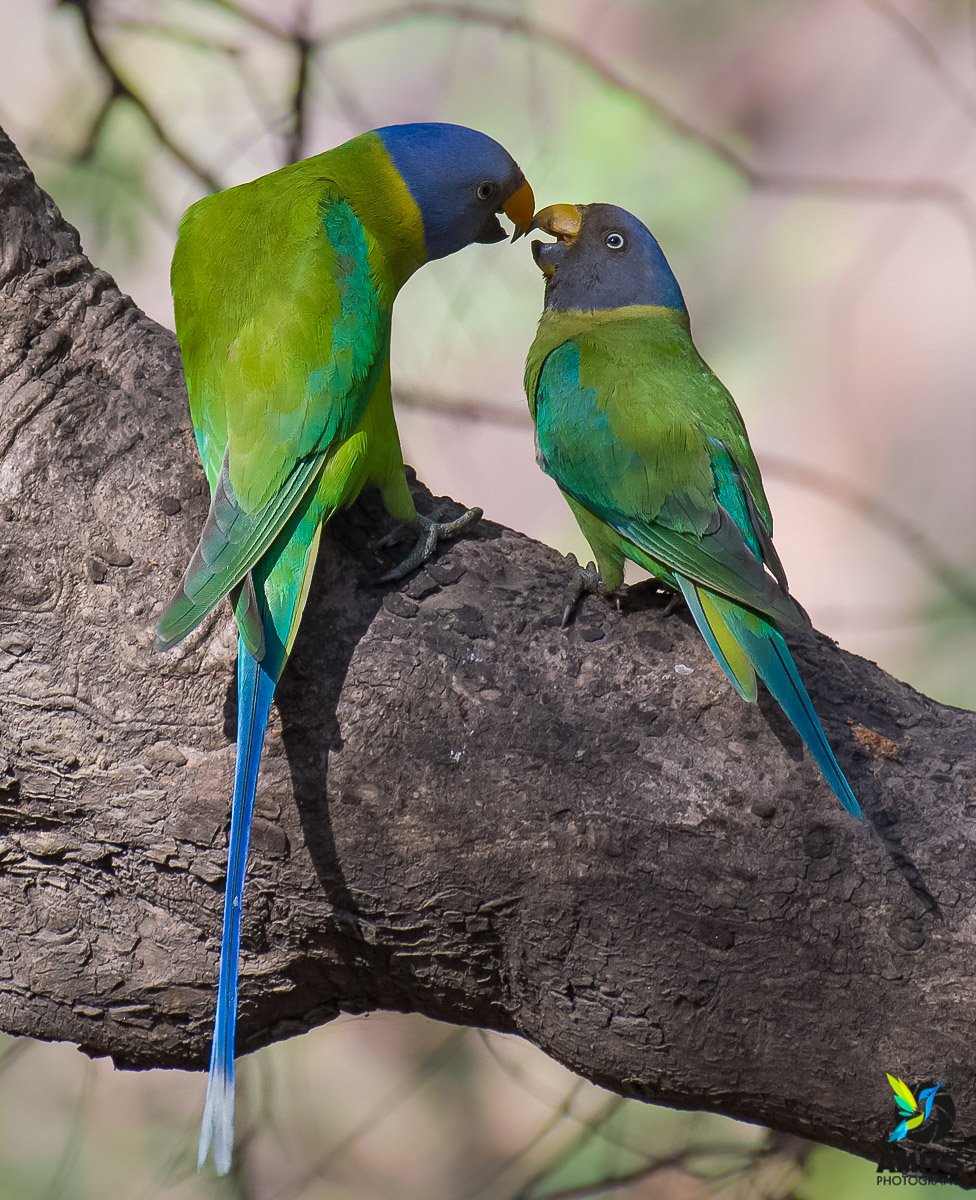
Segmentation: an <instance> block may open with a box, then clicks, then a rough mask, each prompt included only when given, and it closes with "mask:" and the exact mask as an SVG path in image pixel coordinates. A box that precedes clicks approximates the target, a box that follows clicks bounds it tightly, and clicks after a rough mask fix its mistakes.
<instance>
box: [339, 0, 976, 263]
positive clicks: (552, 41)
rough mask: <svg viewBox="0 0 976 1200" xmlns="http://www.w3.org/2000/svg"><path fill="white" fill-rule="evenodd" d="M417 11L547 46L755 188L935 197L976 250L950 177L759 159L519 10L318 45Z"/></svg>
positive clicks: (444, 9) (435, 8)
mask: <svg viewBox="0 0 976 1200" xmlns="http://www.w3.org/2000/svg"><path fill="white" fill-rule="evenodd" d="M418 19H428V20H441V21H458V22H466V23H468V24H475V25H485V26H489V27H491V28H494V29H499V30H501V31H503V32H505V33H509V34H513V35H516V36H520V37H524V38H527V39H529V40H531V41H533V42H536V43H538V44H540V45H544V46H547V47H548V48H549V49H550V50H552V51H554V52H555V53H557V54H559V55H560V56H561V57H563V58H565V59H567V60H568V61H570V62H572V63H575V64H576V65H577V66H579V67H581V68H583V69H585V70H586V71H588V72H589V73H590V74H591V75H593V76H595V77H596V78H597V79H599V80H600V81H601V82H603V83H605V84H607V85H609V86H610V87H612V88H614V89H615V90H616V91H619V92H621V93H623V94H625V95H627V96H629V97H631V98H632V99H634V100H636V101H638V102H639V103H640V104H641V105H642V106H643V107H644V108H645V109H646V110H647V111H648V112H649V113H651V114H652V115H653V116H654V117H655V118H656V119H657V120H659V121H660V122H661V123H662V124H664V125H666V126H667V127H668V128H670V129H671V130H672V132H673V133H675V134H676V135H677V136H678V137H680V138H682V139H684V140H685V141H688V142H692V143H694V144H696V145H699V146H701V147H702V148H703V149H704V150H707V151H708V152H709V153H710V154H711V155H713V156H714V157H715V158H716V159H718V160H719V161H720V162H722V163H724V164H725V165H726V166H727V167H729V168H730V170H732V171H733V172H734V173H735V174H736V175H738V176H739V177H740V179H742V181H743V182H744V183H746V184H748V185H749V186H750V187H752V188H754V189H755V190H757V191H766V192H776V193H782V194H786V195H803V196H809V197H820V198H822V199H825V200H838V201H857V202H884V203H900V204H904V203H932V204H936V205H938V206H940V207H942V208H944V209H945V210H946V211H947V212H948V213H950V214H951V215H952V216H953V217H954V218H955V219H956V220H958V221H959V222H960V223H961V224H962V225H963V226H964V228H965V231H966V235H967V237H968V238H969V239H970V242H971V244H972V245H973V248H974V249H973V252H974V255H976V210H974V208H973V204H972V201H971V199H970V197H969V196H968V195H967V193H966V192H965V191H964V190H963V189H961V188H959V187H956V186H955V185H954V184H952V183H949V182H947V181H945V180H941V179H929V180H917V179H916V180H884V179H864V178H845V177H832V176H829V175H797V174H794V173H791V172H786V171H770V170H766V169H764V168H762V167H758V166H756V165H755V164H753V163H752V162H750V161H749V159H748V158H747V157H746V156H745V155H743V154H742V153H741V152H740V151H739V150H737V149H736V148H735V147H734V146H732V145H731V144H730V143H729V142H727V141H725V140H724V139H723V138H721V137H719V136H717V135H716V134H713V133H711V132H710V131H709V130H706V129H702V128H701V127H700V126H698V125H696V124H695V123H694V122H693V121H690V120H689V119H688V118H686V117H684V116H682V115H681V114H680V113H677V112H675V111H674V110H673V109H672V108H671V107H670V106H669V105H668V104H666V103H665V102H664V101H663V100H662V99H661V98H660V97H659V96H657V95H655V94H654V93H653V92H651V91H650V90H649V89H648V88H646V87H643V86H642V85H640V84H639V83H637V82H636V81H635V80H633V79H631V78H629V77H628V76H627V75H626V74H625V73H624V72H622V71H621V70H619V69H618V68H617V67H616V66H615V65H614V64H612V63H609V62H607V61H606V60H605V59H603V58H601V57H600V56H599V55H598V54H596V53H595V52H594V51H593V50H592V49H591V48H590V47H589V46H588V45H586V44H584V43H581V42H579V41H577V40H576V39H574V38H571V37H568V36H567V35H566V34H564V33H563V32H562V31H561V30H559V29H556V28H552V27H550V26H549V25H545V24H543V23H541V22H539V21H537V20H535V19H534V18H532V17H530V16H526V15H524V14H517V13H505V12H498V11H496V10H494V9H491V8H487V7H482V6H479V5H475V4H459V5H446V4H439V3H431V2H429V0H413V2H412V3H407V4H402V5H400V6H398V7H397V8H395V9H383V10H381V11H378V12H371V13H367V14H364V15H363V16H358V17H353V18H351V19H349V20H348V21H343V22H340V23H338V24H336V25H334V26H333V27H332V28H331V29H329V30H327V31H326V32H325V33H323V34H321V35H320V37H319V38H318V39H317V40H318V45H319V46H320V47H323V48H326V47H330V46H334V45H336V44H337V43H338V42H341V41H349V40H351V39H353V38H357V37H361V36H363V35H365V34H368V33H372V32H375V31H377V30H380V29H386V28H390V27H392V26H395V25H399V24H403V23H404V22H406V21H410V20H418Z"/></svg>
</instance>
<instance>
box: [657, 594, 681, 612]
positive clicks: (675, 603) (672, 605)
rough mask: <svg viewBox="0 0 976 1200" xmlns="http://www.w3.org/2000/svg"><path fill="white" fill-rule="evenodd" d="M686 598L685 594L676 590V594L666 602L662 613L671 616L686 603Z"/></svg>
mask: <svg viewBox="0 0 976 1200" xmlns="http://www.w3.org/2000/svg"><path fill="white" fill-rule="evenodd" d="M684 599H685V598H684V596H682V594H681V593H680V592H675V593H674V595H673V596H672V597H671V599H670V600H669V601H668V602H667V604H665V606H664V608H663V609H662V612H661V615H662V616H665V617H670V616H671V614H672V613H673V612H675V611H676V610H677V609H679V608H680V607H681V605H682V604H683V603H684Z"/></svg>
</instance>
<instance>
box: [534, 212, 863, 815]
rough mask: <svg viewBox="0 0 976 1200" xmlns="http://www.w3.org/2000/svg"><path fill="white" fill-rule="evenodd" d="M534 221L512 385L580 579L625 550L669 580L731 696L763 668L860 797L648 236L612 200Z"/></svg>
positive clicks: (733, 425) (618, 582)
mask: <svg viewBox="0 0 976 1200" xmlns="http://www.w3.org/2000/svg"><path fill="white" fill-rule="evenodd" d="M533 227H534V228H537V229H539V230H541V231H542V232H544V233H549V234H551V235H552V236H554V237H555V238H556V239H557V240H556V241H555V242H542V241H539V240H536V241H534V242H533V245H532V254H533V257H534V258H535V261H536V264H537V265H538V266H539V268H540V269H541V271H542V273H543V275H544V276H545V278H546V297H545V308H544V311H543V313H542V318H541V320H540V322H539V329H538V333H537V334H536V338H535V341H534V342H533V344H532V347H531V349H530V350H529V356H528V361H527V363H526V368H525V389H526V394H527V396H528V401H529V409H530V411H531V413H532V417H533V420H534V421H535V429H536V452H537V458H538V461H539V464H540V466H541V467H542V469H543V470H544V471H545V472H546V473H547V474H548V475H551V476H552V478H553V479H554V480H555V481H556V483H557V484H558V485H559V488H560V490H561V491H562V493H563V495H564V496H565V497H566V500H567V501H568V503H569V506H570V508H571V509H572V510H573V514H574V515H575V517H576V520H577V521H578V522H579V525H580V528H581V529H582V531H583V533H584V535H585V536H586V539H587V541H588V542H589V543H590V546H591V547H592V549H593V553H594V555H595V557H596V565H595V566H594V565H593V564H591V565H590V566H589V567H588V568H586V569H585V570H583V571H581V572H580V573H579V577H578V580H577V583H576V586H575V588H574V592H573V596H572V599H571V601H570V603H569V604H568V605H567V609H566V613H565V615H564V619H566V620H568V618H569V615H570V614H571V612H572V609H573V607H574V606H575V604H576V602H577V601H578V600H579V598H580V597H581V596H582V595H583V593H584V592H587V591H589V592H595V593H599V594H601V595H608V594H611V593H613V592H616V591H617V590H618V589H619V588H620V587H621V586H622V584H623V579H624V562H625V560H627V559H629V560H630V561H631V562H635V563H637V564H639V565H640V566H641V567H643V568H644V569H645V570H647V571H649V572H650V573H651V574H652V575H653V576H654V577H655V578H656V579H658V580H660V581H661V582H662V583H664V584H666V585H667V586H668V587H670V588H673V589H674V590H675V592H676V593H680V595H682V596H683V597H684V599H685V601H686V602H687V604H688V608H689V609H690V610H691V615H692V617H693V618H694V620H695V624H696V625H697V626H698V629H699V630H700V631H701V634H702V637H703V638H704V639H705V641H706V642H707V644H708V647H709V649H710V650H711V651H712V653H713V654H714V655H715V658H716V659H717V660H718V663H719V665H720V666H721V668H722V670H723V671H724V672H725V674H726V675H727V676H728V678H729V681H730V682H731V684H732V686H733V687H734V688H735V690H736V691H737V692H738V693H739V695H740V696H741V697H742V698H743V699H744V700H748V701H750V702H754V701H755V699H756V677H757V675H758V676H759V677H760V678H761V679H762V680H763V682H764V683H765V684H766V686H767V688H769V690H770V692H771V693H772V694H773V696H774V697H775V699H776V700H777V701H778V702H779V704H780V706H781V707H782V709H783V711H784V712H785V713H786V715H787V717H789V719H790V721H792V723H793V725H794V726H795V728H796V730H797V732H798V733H799V734H800V736H801V737H802V738H803V741H804V742H805V743H806V745H807V747H808V748H809V750H810V752H811V753H812V754H813V756H814V758H815V759H816V761H817V763H818V764H819V766H820V769H821V770H822V771H823V773H824V776H825V777H826V779H827V782H828V783H829V784H830V786H831V788H832V789H833V791H834V793H835V794H836V795H837V797H838V799H839V800H840V802H841V804H843V805H844V807H845V808H846V809H847V810H848V812H850V813H852V814H853V815H854V816H859V815H860V808H859V806H858V803H857V800H856V799H855V797H854V793H853V791H852V790H851V787H850V784H849V783H848V782H847V779H846V778H845V777H844V773H843V771H842V770H841V768H840V766H839V765H838V763H837V759H836V758H835V756H834V752H833V750H832V749H831V747H830V745H829V743H828V741H827V737H826V735H825V734H824V731H823V727H822V725H821V724H820V720H819V718H818V716H817V714H816V712H815V710H814V707H813V704H812V702H811V700H810V697H809V695H808V694H807V691H806V688H805V687H804V686H803V683H802V681H801V679H800V676H799V673H798V672H797V669H796V664H795V663H794V661H793V657H792V655H791V654H790V651H789V649H788V647H787V645H786V641H785V640H784V637H783V633H784V632H786V633H788V632H789V631H790V630H798V629H803V628H805V627H807V626H808V625H809V619H808V617H807V616H806V613H805V612H804V611H803V610H802V609H801V608H800V607H799V605H798V604H797V603H796V602H795V601H794V600H793V599H792V597H791V596H790V594H789V589H788V587H787V582H786V575H785V573H784V571H783V566H782V563H781V562H780V560H779V556H778V555H777V553H776V550H775V547H774V546H773V539H772V532H773V519H772V515H771V514H770V511H769V504H768V502H767V500H766V495H765V492H764V491H763V485H762V479H761V477H760V474H759V466H758V464H757V463H756V459H755V456H754V455H753V452H752V447H751V446H750V445H749V438H748V435H747V434H746V430H745V425H744V424H743V422H742V417H741V416H740V415H739V411H738V409H737V408H736V406H735V401H734V400H733V399H732V397H731V396H730V395H729V393H728V392H727V391H726V389H725V388H724V387H723V386H722V384H721V383H720V382H719V380H718V379H717V378H716V377H715V375H714V374H713V373H712V371H711V370H710V369H709V367H708V365H707V364H706V363H705V362H704V360H703V359H702V358H701V356H700V355H699V353H698V351H697V349H696V348H695V343H694V341H693V340H692V337H691V329H690V325H689V320H688V312H687V309H686V308H685V303H684V298H683V296H682V294H681V289H680V287H679V286H678V282H677V280H676V279H675V277H674V274H673V273H672V271H671V268H670V266H669V265H668V262H667V259H666V258H665V256H664V253H663V251H662V250H661V247H660V246H659V245H658V243H657V241H656V240H655V239H654V237H653V236H652V234H651V233H650V232H649V230H648V229H647V228H646V227H645V226H644V225H643V224H642V223H641V222H640V221H639V220H638V219H637V218H636V217H635V216H633V215H632V214H631V213H629V212H626V211H625V210H624V209H621V208H617V207H616V206H614V205H611V204H588V205H582V206H577V205H572V204H555V205H552V206H550V207H549V208H546V209H543V210H542V211H541V212H539V213H538V214H537V215H536V218H535V221H534V222H533Z"/></svg>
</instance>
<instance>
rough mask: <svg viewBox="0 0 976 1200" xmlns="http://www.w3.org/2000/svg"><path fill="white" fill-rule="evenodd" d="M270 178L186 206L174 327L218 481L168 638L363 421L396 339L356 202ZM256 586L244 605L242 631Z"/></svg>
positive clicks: (222, 587)
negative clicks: (274, 187)
mask: <svg viewBox="0 0 976 1200" xmlns="http://www.w3.org/2000/svg"><path fill="white" fill-rule="evenodd" d="M262 182H263V181H258V183H257V185H255V184H251V185H248V189H247V193H246V195H245V196H243V197H242V196H241V195H239V193H241V192H242V191H243V190H244V189H233V190H232V191H230V192H226V193H221V194H220V195H218V196H214V197H210V198H209V199H208V200H206V201H202V202H201V203H200V204H198V205H196V206H195V207H194V208H193V209H191V210H190V212H189V214H188V215H187V218H186V219H185V221H184V224H183V226H182V227H181V235H180V243H179V245H178V247H177V253H176V256H175V257H174V264H173V293H174V298H175V301H176V315H177V333H178V336H179V340H180V345H181V349H182V352H183V360H184V370H185V373H186V377H187V388H188V391H189V394H190V411H191V415H192V417H193V424H194V429H195V432H196V436H197V443H198V446H199V448H200V454H201V458H202V459H203V462H204V466H205V468H206V470H207V475H208V478H209V480H210V483H211V488H212V491H213V497H212V502H211V507H210V513H209V515H208V517H207V522H206V525H205V526H204V530H203V533H202V535H201V538H200V542H199V545H198V546H197V549H196V551H195V552H194V554H193V557H192V558H191V560H190V563H189V565H188V567H187V570H186V573H185V575H184V578H183V581H182V583H181V585H180V588H179V590H178V592H177V594H176V596H175V598H174V600H173V602H172V603H171V605H170V606H169V608H168V609H167V611H166V612H165V613H164V615H163V618H162V620H161V621H160V624H159V631H158V641H159V643H160V644H161V645H163V646H169V645H172V644H173V643H175V642H177V641H179V640H180V638H182V637H184V636H185V635H186V634H187V633H188V632H189V631H190V630H191V629H193V628H194V627H195V626H196V625H197V624H199V622H200V621H201V620H202V619H203V618H204V617H205V616H206V615H207V613H208V612H210V611H211V610H212V609H213V608H214V607H215V606H216V605H217V604H218V603H219V602H220V601H221V600H222V599H223V597H224V596H226V595H228V594H229V593H231V592H232V590H233V589H235V588H236V587H237V585H238V584H240V583H241V581H242V580H244V578H245V576H246V575H247V574H248V572H249V571H250V570H251V569H252V567H254V565H255V564H256V563H257V562H258V560H259V559H260V558H261V557H262V555H263V554H264V553H265V552H266V551H267V550H268V548H269V547H270V546H271V544H272V543H273V542H274V540H275V538H276V537H277V535H278V534H279V533H280V532H281V530H282V529H283V528H284V527H285V525H286V524H287V523H288V521H289V519H290V517H291V516H292V515H293V513H294V512H295V510H296V508H297V507H298V505H299V503H300V502H301V500H302V498H303V496H304V495H305V494H306V493H307V491H308V489H309V488H310V487H311V486H312V485H313V483H314V482H315V481H316V479H317V478H318V477H319V475H320V473H321V471H322V468H323V466H324V464H325V462H326V461H327V459H328V458H329V455H330V454H331V452H332V451H333V449H334V447H335V446H336V445H337V444H338V443H340V442H341V441H343V440H344V439H345V438H347V437H348V436H349V435H350V433H351V432H352V431H353V429H354V428H355V426H356V425H357V423H358V422H359V420H360V418H361V416H362V412H363V408H364V406H365V403H366V401H367V399H368V397H369V395H370V392H371V390H372V386H373V384H374V382H375V377H376V373H377V372H378V371H379V369H380V368H381V367H382V363H383V361H384V358H385V356H386V355H387V354H388V352H389V311H388V310H387V309H386V307H385V306H384V305H383V304H382V303H381V302H380V299H379V295H378V292H377V288H376V285H375V282H374V275H373V270H372V267H371V262H370V251H371V246H370V242H369V239H368V237H367V234H366V232H365V230H364V229H363V226H362V224H361V223H360V221H359V219H358V218H357V217H356V214H355V212H354V211H353V209H352V208H351V207H350V205H349V204H348V203H347V202H346V201H345V200H342V199H339V198H337V197H334V196H330V195H329V194H328V193H327V192H325V193H324V194H323V189H322V187H321V186H320V187H319V188H318V192H317V194H316V193H315V192H314V191H311V190H308V189H306V190H303V191H298V192H297V194H295V193H287V194H285V195H284V197H282V196H281V195H280V194H279V193H278V192H273V193H269V192H268V191H267V190H265V191H262V189H261V186H260V185H261V184H262ZM201 210H202V211H201ZM249 250H250V251H251V252H250V253H248V251H249ZM216 280H219V281H220V283H219V285H218V284H217V283H215V281H216ZM249 595H250V591H249V589H248V588H245V590H244V593H243V601H244V602H243V603H240V602H239V603H238V604H237V606H236V607H237V610H238V615H239V619H240V620H241V622H242V633H243V634H244V635H245V640H246V641H247V640H248V630H249V628H250V624H251V622H249V621H248V614H249V613H250V610H251V606H250V605H249V604H248V602H247V601H248V596H249Z"/></svg>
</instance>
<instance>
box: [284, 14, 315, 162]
mask: <svg viewBox="0 0 976 1200" xmlns="http://www.w3.org/2000/svg"><path fill="white" fill-rule="evenodd" d="M292 45H293V46H294V47H295V58H296V65H295V87H294V90H293V92H292V97H291V121H290V122H289V126H288V131H287V134H286V136H285V162H286V163H293V162H298V160H299V159H300V158H304V157H305V130H306V126H307V122H308V112H307V106H308V90H309V88H308V85H309V74H310V71H311V67H312V57H313V55H314V53H315V43H314V42H313V41H312V40H311V39H310V38H309V36H308V5H307V3H306V4H303V5H302V9H301V11H300V12H299V14H298V18H297V20H296V22H295V29H294V32H293V33H292Z"/></svg>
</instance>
